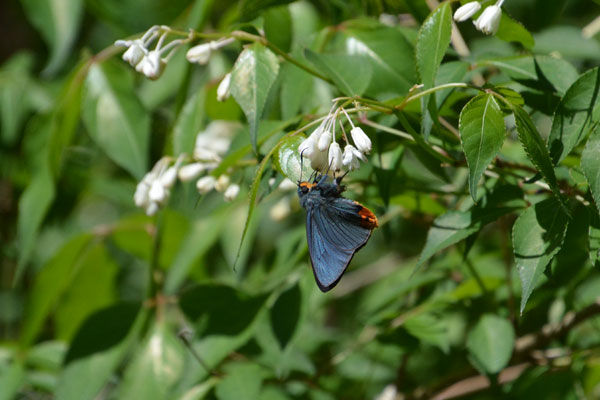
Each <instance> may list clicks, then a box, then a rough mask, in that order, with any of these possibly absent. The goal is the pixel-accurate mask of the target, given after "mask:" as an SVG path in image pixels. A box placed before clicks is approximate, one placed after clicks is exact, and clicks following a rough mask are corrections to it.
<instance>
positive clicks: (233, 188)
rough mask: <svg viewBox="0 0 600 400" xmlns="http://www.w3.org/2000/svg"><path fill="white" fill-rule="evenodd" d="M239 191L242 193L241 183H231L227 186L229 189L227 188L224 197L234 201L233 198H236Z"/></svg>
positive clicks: (226, 199)
mask: <svg viewBox="0 0 600 400" xmlns="http://www.w3.org/2000/svg"><path fill="white" fill-rule="evenodd" d="M239 193H240V185H238V184H235V183H232V184H231V185H229V186H228V187H227V190H225V193H224V194H223V197H224V198H225V201H233V200H235V198H236V197H237V195H238V194H239Z"/></svg>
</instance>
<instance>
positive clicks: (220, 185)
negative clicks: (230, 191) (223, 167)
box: [215, 174, 231, 192]
mask: <svg viewBox="0 0 600 400" xmlns="http://www.w3.org/2000/svg"><path fill="white" fill-rule="evenodd" d="M230 180H231V179H230V178H229V175H225V174H223V175H221V176H219V178H218V179H217V182H216V183H215V190H216V191H217V192H223V191H225V189H227V187H228V186H229V182H230Z"/></svg>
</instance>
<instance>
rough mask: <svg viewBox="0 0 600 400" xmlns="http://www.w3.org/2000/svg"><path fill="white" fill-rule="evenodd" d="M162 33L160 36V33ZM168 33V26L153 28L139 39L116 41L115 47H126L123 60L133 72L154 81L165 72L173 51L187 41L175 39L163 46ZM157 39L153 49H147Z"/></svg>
mask: <svg viewBox="0 0 600 400" xmlns="http://www.w3.org/2000/svg"><path fill="white" fill-rule="evenodd" d="M161 31H163V33H162V35H161V34H160V32H161ZM169 32H170V28H169V27H168V26H161V27H159V26H157V25H155V26H153V27H151V28H150V29H148V31H146V33H144V35H143V36H142V37H141V38H140V39H134V40H117V41H116V42H115V46H121V47H127V50H126V51H125V53H123V60H124V61H126V62H128V63H129V64H130V65H131V66H132V67H134V68H135V70H136V71H137V72H139V73H141V74H143V75H144V76H146V77H147V78H148V79H152V80H156V79H158V78H160V76H161V75H162V73H163V72H164V70H165V67H166V65H167V62H169V59H170V58H171V57H172V56H173V54H174V53H175V50H177V48H178V47H179V46H181V45H182V44H183V43H185V42H186V40H187V39H176V40H172V41H170V42H169V43H168V44H166V45H165V40H166V39H167V35H168V34H169ZM159 36H160V37H159ZM157 37H159V39H158V43H157V44H156V47H154V49H152V50H150V49H148V46H150V45H151V44H152V42H154V40H155V39H156V38H157Z"/></svg>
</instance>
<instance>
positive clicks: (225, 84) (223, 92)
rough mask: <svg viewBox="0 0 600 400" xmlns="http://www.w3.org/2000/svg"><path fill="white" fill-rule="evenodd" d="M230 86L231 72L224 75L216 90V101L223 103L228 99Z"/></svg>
mask: <svg viewBox="0 0 600 400" xmlns="http://www.w3.org/2000/svg"><path fill="white" fill-rule="evenodd" d="M230 86H231V72H230V73H228V74H227V75H225V77H224V78H223V80H222V81H221V83H219V87H218V88H217V101H225V100H227V99H228V98H229V87H230Z"/></svg>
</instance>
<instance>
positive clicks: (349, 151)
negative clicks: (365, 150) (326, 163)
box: [342, 144, 366, 171]
mask: <svg viewBox="0 0 600 400" xmlns="http://www.w3.org/2000/svg"><path fill="white" fill-rule="evenodd" d="M358 160H362V161H366V159H365V156H364V155H363V154H362V153H361V152H360V151H358V150H357V149H356V148H355V147H354V146H352V145H351V144H349V145H346V147H344V154H343V155H342V164H343V165H344V166H346V167H348V169H349V170H350V171H353V170H355V169H358V168H360V162H359V161H358Z"/></svg>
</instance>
